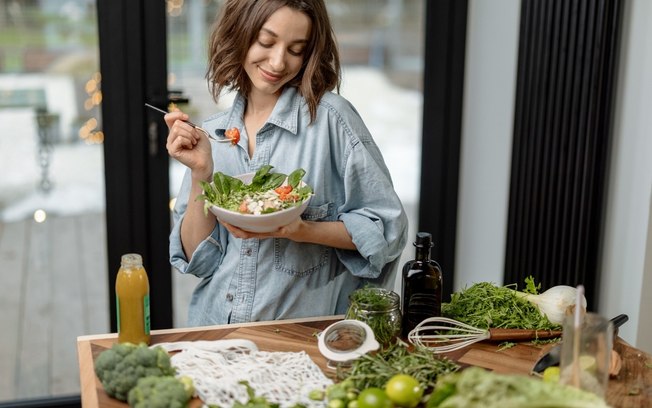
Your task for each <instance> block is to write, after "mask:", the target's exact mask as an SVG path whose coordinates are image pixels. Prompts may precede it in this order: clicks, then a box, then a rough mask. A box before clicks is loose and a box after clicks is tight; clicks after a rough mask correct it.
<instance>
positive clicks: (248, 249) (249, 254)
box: [245, 248, 251, 256]
mask: <svg viewBox="0 0 652 408" xmlns="http://www.w3.org/2000/svg"><path fill="white" fill-rule="evenodd" d="M245 255H247V256H251V248H247V249H245Z"/></svg>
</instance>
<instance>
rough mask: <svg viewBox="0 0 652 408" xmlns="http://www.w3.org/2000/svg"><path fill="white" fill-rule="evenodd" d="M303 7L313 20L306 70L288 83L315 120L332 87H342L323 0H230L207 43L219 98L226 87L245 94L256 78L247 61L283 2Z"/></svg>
mask: <svg viewBox="0 0 652 408" xmlns="http://www.w3.org/2000/svg"><path fill="white" fill-rule="evenodd" d="M286 6H287V7H290V8H291V9H293V10H297V11H300V12H302V13H304V14H305V15H306V16H308V18H310V21H311V23H312V27H311V30H310V38H309V39H308V44H307V45H306V48H305V50H304V61H303V66H302V67H301V70H300V71H299V73H298V74H297V76H296V77H294V78H293V79H292V80H291V81H290V82H288V83H287V84H286V86H294V87H296V88H298V90H299V92H300V93H301V95H303V97H304V98H305V99H306V101H307V103H308V109H309V111H310V119H311V122H312V121H314V120H315V116H316V115H317V105H318V104H319V100H320V99H321V97H322V96H323V95H324V94H325V93H326V92H328V91H332V90H333V89H337V92H339V89H340V81H341V71H340V58H339V53H338V50H337V43H336V41H335V34H334V33H333V28H332V26H331V23H330V20H329V18H328V11H327V10H326V6H325V4H324V2H323V0H227V1H226V3H225V4H224V6H223V7H222V10H221V12H220V13H219V15H218V17H217V20H216V22H215V25H214V26H213V28H212V33H211V36H210V39H209V44H208V70H207V72H206V79H207V80H208V86H209V89H210V92H211V94H212V96H213V100H214V101H215V102H217V101H218V100H219V97H220V94H221V93H222V91H223V90H224V89H226V90H229V91H239V92H240V93H242V95H244V97H245V98H246V97H247V96H248V95H249V91H250V90H251V82H250V80H249V77H248V76H247V73H246V72H245V69H244V67H243V63H244V60H245V57H246V55H247V52H248V51H249V47H250V46H251V44H253V43H254V41H256V39H257V38H258V34H259V32H260V30H261V28H262V27H263V25H264V24H265V22H266V21H267V19H268V18H269V17H270V16H271V15H272V14H274V13H275V12H276V11H277V10H278V9H280V8H282V7H286Z"/></svg>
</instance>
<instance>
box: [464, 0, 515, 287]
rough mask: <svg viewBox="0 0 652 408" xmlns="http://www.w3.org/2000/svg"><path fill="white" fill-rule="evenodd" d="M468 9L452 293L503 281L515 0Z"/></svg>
mask: <svg viewBox="0 0 652 408" xmlns="http://www.w3.org/2000/svg"><path fill="white" fill-rule="evenodd" d="M468 13H469V14H468V22H467V33H466V35H467V40H466V41H467V44H466V61H465V66H466V68H465V83H464V106H463V116H462V145H461V153H460V155H461V159H460V185H459V197H458V199H459V200H458V203H459V204H458V217H457V222H458V224H457V225H458V226H457V245H456V248H457V249H456V251H457V253H456V256H455V277H456V278H455V282H454V287H455V290H459V289H461V288H463V287H465V286H470V285H471V284H473V283H475V282H480V281H488V282H495V283H502V281H503V269H504V257H505V238H506V234H507V209H508V200H509V175H510V167H511V157H512V156H511V153H512V152H511V148H512V127H513V123H514V96H515V89H516V80H515V78H516V63H517V54H518V34H519V33H518V30H519V13H520V0H492V1H482V0H480V1H476V0H471V1H469V11H468Z"/></svg>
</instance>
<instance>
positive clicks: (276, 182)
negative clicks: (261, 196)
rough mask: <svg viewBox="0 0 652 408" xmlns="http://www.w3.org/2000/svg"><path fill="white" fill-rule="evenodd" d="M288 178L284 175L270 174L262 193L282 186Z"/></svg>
mask: <svg viewBox="0 0 652 408" xmlns="http://www.w3.org/2000/svg"><path fill="white" fill-rule="evenodd" d="M286 178H287V176H286V175H285V174H283V173H272V174H269V176H268V177H267V180H265V182H264V183H263V185H262V186H261V187H260V190H261V191H265V190H273V189H275V188H276V187H278V186H280V185H281V184H283V182H284V181H285V179H286Z"/></svg>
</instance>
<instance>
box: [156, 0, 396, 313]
mask: <svg viewBox="0 0 652 408" xmlns="http://www.w3.org/2000/svg"><path fill="white" fill-rule="evenodd" d="M209 43H210V44H209V67H208V72H207V79H208V82H209V87H210V89H211V93H212V95H213V98H214V100H215V101H216V102H217V100H218V99H219V97H220V95H221V93H222V91H224V90H233V91H236V92H237V95H236V97H235V100H234V102H233V105H232V106H231V108H230V109H229V110H227V111H225V112H221V113H218V114H217V115H215V116H213V117H211V118H209V119H208V120H206V121H205V122H204V123H203V126H202V127H203V128H204V129H206V130H208V132H209V133H211V134H213V135H216V136H224V133H225V131H226V130H227V129H231V128H234V127H235V128H237V129H239V131H240V134H241V138H240V141H239V142H238V144H237V145H235V146H231V145H230V144H225V143H214V142H211V141H210V140H209V139H208V138H207V137H206V135H204V134H202V133H201V132H199V131H197V130H196V129H194V128H193V127H191V126H190V125H188V124H187V123H185V122H184V120H187V119H188V116H187V115H185V114H184V113H182V112H178V111H177V112H172V113H169V114H167V115H166V116H165V121H166V123H167V125H168V127H169V129H170V133H169V135H168V139H167V149H168V152H169V154H170V156H171V157H173V158H175V159H177V160H179V161H180V162H181V163H183V164H184V165H186V166H187V167H188V171H187V172H186V175H185V178H184V181H183V184H182V187H181V191H180V193H179V195H178V198H177V204H176V206H175V209H174V228H173V231H172V233H171V236H170V257H171V263H172V265H173V266H174V267H176V268H177V269H178V270H179V271H181V272H182V273H191V274H194V275H196V276H198V277H200V278H203V279H202V281H201V282H200V283H199V285H198V286H197V288H196V289H195V291H194V293H193V297H192V300H191V304H190V308H189V312H188V316H189V317H188V323H189V324H190V325H208V324H224V323H238V322H247V321H257V320H274V319H286V318H297V317H309V316H320V315H332V314H341V313H344V312H345V311H346V308H347V306H348V296H349V294H350V293H351V292H352V291H353V290H355V289H357V288H359V287H360V286H362V285H363V284H364V283H365V282H366V281H371V283H375V284H377V285H382V286H390V287H391V286H393V283H394V280H393V279H394V276H395V271H396V265H397V262H398V260H399V257H400V255H401V252H402V250H403V247H404V246H405V242H406V239H407V237H406V235H407V217H406V215H405V212H404V210H403V207H402V205H401V202H400V200H399V199H398V197H397V195H396V193H395V191H394V189H393V186H392V181H391V178H390V175H389V172H388V170H387V168H386V166H385V163H384V161H383V158H382V156H381V154H380V151H379V150H378V147H377V146H376V144H375V143H374V141H373V139H372V137H371V135H370V134H369V131H368V130H367V128H366V127H365V125H364V123H363V121H362V119H361V118H360V116H359V115H358V113H357V112H356V111H355V109H354V108H353V107H352V106H351V105H350V104H349V102H348V101H346V100H345V99H344V98H342V97H341V96H339V95H337V94H334V93H332V92H331V91H333V90H334V89H335V88H337V90H339V83H340V64H339V56H338V52H337V48H336V44H335V39H334V34H333V31H332V28H331V25H330V21H329V19H328V13H327V11H326V7H325V5H324V3H323V0H258V1H256V0H228V1H227V2H226V4H225V5H224V7H223V9H222V11H221V14H220V16H219V17H218V20H217V24H216V25H215V26H214V29H213V32H212V34H211V37H210V41H209ZM267 164H269V165H272V166H274V169H273V170H274V171H277V172H281V173H285V174H289V173H290V172H292V171H293V170H295V169H297V168H303V169H305V170H306V175H305V177H304V181H305V182H306V183H308V185H310V186H311V187H312V188H313V190H314V196H313V197H312V198H311V201H310V206H309V207H308V208H307V209H306V211H305V212H304V214H303V215H302V218H301V219H298V220H296V221H294V222H292V223H290V224H289V225H286V226H284V227H281V228H280V229H278V230H277V231H274V232H271V233H252V232H248V231H244V230H241V229H239V228H236V227H235V226H232V225H228V224H224V223H218V222H217V221H216V219H215V217H213V216H212V215H209V216H206V215H205V214H204V210H203V202H201V201H198V200H196V199H195V197H197V196H199V195H200V194H201V193H202V189H201V186H200V183H199V182H200V181H202V180H204V181H210V180H211V179H212V175H213V173H214V172H217V171H221V172H223V173H225V174H230V175H238V174H243V173H249V172H254V171H256V170H257V169H259V168H260V167H261V166H263V165H267Z"/></svg>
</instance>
